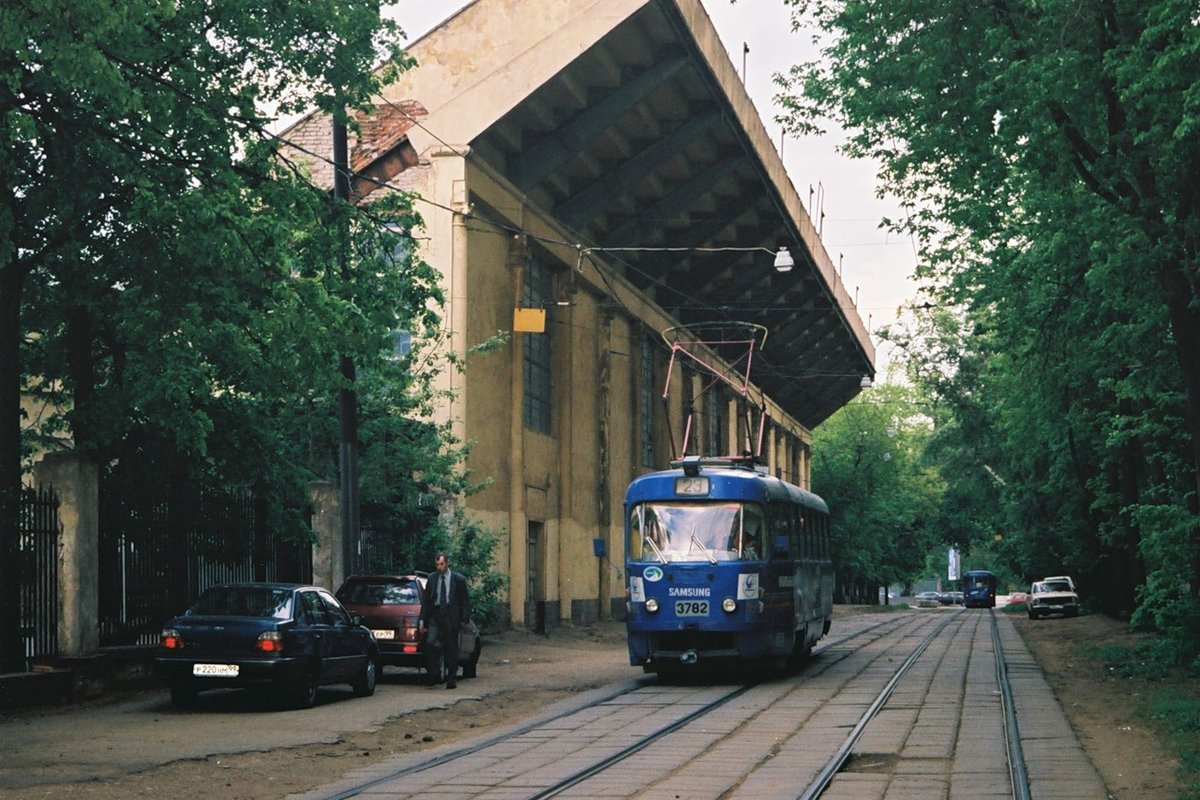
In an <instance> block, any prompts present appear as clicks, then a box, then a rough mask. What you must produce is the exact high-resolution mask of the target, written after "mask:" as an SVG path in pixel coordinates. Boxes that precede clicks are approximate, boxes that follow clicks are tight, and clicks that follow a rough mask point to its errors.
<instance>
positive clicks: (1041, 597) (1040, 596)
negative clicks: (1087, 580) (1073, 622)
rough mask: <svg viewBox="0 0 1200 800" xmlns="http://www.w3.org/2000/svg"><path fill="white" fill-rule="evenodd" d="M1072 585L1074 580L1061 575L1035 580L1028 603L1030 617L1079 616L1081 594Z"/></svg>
mask: <svg viewBox="0 0 1200 800" xmlns="http://www.w3.org/2000/svg"><path fill="white" fill-rule="evenodd" d="M1071 587H1072V582H1071V581H1069V580H1068V579H1065V578H1061V577H1060V578H1047V579H1045V580H1041V581H1035V582H1034V584H1033V586H1032V587H1030V590H1029V600H1028V602H1027V604H1026V607H1027V609H1028V612H1029V618H1030V619H1040V618H1042V617H1047V616H1050V615H1051V614H1063V615H1065V616H1068V617H1076V616H1079V595H1077V594H1075V591H1074V589H1072V588H1071Z"/></svg>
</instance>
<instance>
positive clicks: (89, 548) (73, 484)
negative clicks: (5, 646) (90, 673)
mask: <svg viewBox="0 0 1200 800" xmlns="http://www.w3.org/2000/svg"><path fill="white" fill-rule="evenodd" d="M33 477H34V480H35V481H36V482H37V483H38V484H39V485H41V486H43V487H51V488H53V489H54V491H55V492H56V493H57V494H58V501H59V505H58V524H59V539H58V653H59V655H60V656H68V657H70V656H84V655H90V654H92V653H94V652H96V650H97V649H99V647H100V620H99V608H100V574H99V573H100V567H99V564H100V471H99V468H98V467H97V466H96V464H95V463H93V462H91V461H89V460H88V459H86V458H84V457H83V456H80V455H79V454H77V453H73V452H67V451H62V452H55V453H47V454H46V455H45V456H43V457H42V460H41V461H39V462H38V463H37V464H35V465H34V468H33Z"/></svg>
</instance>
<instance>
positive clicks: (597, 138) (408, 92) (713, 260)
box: [387, 0, 875, 428]
mask: <svg viewBox="0 0 1200 800" xmlns="http://www.w3.org/2000/svg"><path fill="white" fill-rule="evenodd" d="M402 22H403V21H402ZM410 52H411V53H412V54H413V55H414V56H415V57H416V59H417V61H418V65H419V66H418V67H417V69H415V70H413V71H412V72H410V73H408V74H406V76H405V78H404V80H403V81H402V82H401V83H399V84H397V85H396V86H393V87H390V88H389V89H388V92H387V95H388V97H389V98H391V100H392V102H400V101H402V100H406V99H412V100H416V101H419V103H420V104H421V105H422V106H423V107H424V108H425V109H428V114H429V115H428V117H427V118H425V119H424V120H423V121H422V122H421V123H420V124H418V125H416V126H414V127H412V128H411V129H410V130H408V131H407V133H408V136H409V138H410V139H411V141H412V144H413V146H414V147H415V149H416V151H417V152H425V150H426V149H427V148H435V147H438V146H446V145H447V144H448V143H450V144H456V145H457V144H461V145H464V146H466V147H467V148H469V151H468V152H469V153H470V156H469V157H470V158H474V159H481V160H482V161H484V162H486V166H487V169H488V171H489V172H490V173H492V174H496V175H501V176H503V178H504V179H505V180H506V181H508V183H510V184H511V185H512V187H514V189H515V191H516V192H517V193H519V195H520V196H522V197H523V198H524V202H526V203H528V204H530V205H531V206H533V207H534V208H536V210H537V211H538V212H539V213H541V214H544V215H548V216H550V217H552V218H554V219H556V220H557V221H558V222H559V223H560V224H561V225H562V226H563V227H565V228H566V229H569V230H571V231H574V232H575V233H576V234H577V236H578V242H579V244H580V245H581V246H583V247H587V248H592V252H595V253H603V251H604V248H631V247H636V248H645V249H638V250H636V251H634V250H622V251H620V252H619V258H615V259H613V261H612V263H613V264H615V265H616V268H617V269H619V270H620V271H621V273H622V275H623V276H624V278H625V279H626V280H628V281H630V282H631V283H633V284H634V285H635V286H636V287H637V288H639V289H641V290H642V291H644V292H646V293H647V294H648V295H649V296H650V297H652V298H653V300H654V301H655V302H656V303H657V304H658V305H659V306H660V307H662V308H663V309H664V310H665V311H666V312H668V313H669V314H671V315H672V316H674V317H675V318H677V319H678V320H679V321H680V322H682V323H689V322H701V321H712V320H722V319H725V320H742V321H748V322H754V323H757V324H761V325H764V326H766V327H767V328H768V329H769V331H770V339H769V343H768V346H767V347H766V348H765V349H764V350H763V352H762V353H761V354H757V355H756V361H755V364H754V370H753V375H752V379H753V381H754V382H755V383H756V384H757V385H758V386H759V387H761V388H762V389H763V390H764V391H765V392H766V393H767V394H768V395H769V396H770V397H771V398H772V399H773V400H774V401H775V402H777V403H778V404H779V405H780V406H781V407H782V408H783V409H784V410H785V411H787V412H788V413H789V414H791V415H792V416H793V417H794V418H795V419H796V420H798V421H799V422H801V423H802V424H804V425H806V426H808V427H810V428H811V427H813V426H815V425H817V424H818V423H820V422H821V421H822V420H824V419H826V418H827V417H828V416H829V415H830V414H832V413H833V412H834V411H836V410H837V409H838V408H839V407H841V406H842V405H844V404H845V403H846V402H847V401H849V400H850V399H851V398H853V397H854V396H855V395H856V394H858V393H859V392H860V391H861V390H862V383H863V377H864V376H874V374H875V369H874V357H875V352H874V347H873V346H872V344H871V341H870V337H869V335H868V332H867V330H866V328H865V326H864V325H863V322H862V319H861V318H860V317H859V314H858V312H857V310H856V308H855V307H854V302H853V300H852V299H851V298H850V297H849V295H848V293H847V292H846V289H845V287H844V286H843V285H842V284H841V281H840V278H839V277H838V274H837V271H836V269H835V268H834V265H833V263H832V262H831V260H830V258H829V255H828V253H827V252H826V251H825V248H824V246H823V244H822V243H821V241H820V239H819V237H818V236H817V232H816V229H815V228H814V225H813V222H812V220H811V219H810V218H809V216H808V213H807V211H806V210H805V208H804V207H803V204H802V202H801V200H800V198H799V196H798V195H797V193H796V191H795V188H794V187H793V185H792V184H791V181H790V180H789V178H788V176H787V174H786V171H785V169H784V167H783V163H782V161H781V159H780V157H779V154H778V152H777V150H776V148H775V145H774V143H773V142H772V140H771V138H770V137H769V136H768V134H767V132H766V129H765V128H764V126H763V123H762V120H761V118H760V116H759V113H758V111H757V109H755V107H754V105H753V103H752V102H751V100H750V98H749V96H748V95H747V94H746V92H745V89H744V87H743V86H742V83H741V81H740V79H739V77H738V75H737V71H736V68H735V67H734V66H733V64H732V62H731V61H730V58H729V55H728V52H727V50H726V48H725V46H724V45H723V44H722V43H721V41H720V40H719V39H718V37H717V33H716V31H715V29H714V28H713V26H712V23H711V21H710V20H709V18H708V16H707V14H706V13H705V11H704V9H703V7H702V6H701V4H700V3H699V2H698V0H561V1H560V2H554V3H533V2H516V3H514V2H506V1H505V0H476V1H475V2H473V3H471V4H469V5H468V6H466V7H465V8H464V9H462V10H461V11H459V12H458V13H456V14H455V15H454V16H452V17H450V18H449V19H447V20H446V21H445V22H443V23H442V24H441V25H440V26H438V27H437V28H435V29H434V30H433V31H432V32H431V33H430V34H428V35H427V36H425V37H423V38H422V39H420V40H418V41H417V42H414V43H413V45H412V46H411V48H410ZM780 247H786V248H788V250H789V251H790V252H791V255H792V256H793V258H794V261H795V268H793V269H791V270H790V271H787V272H781V271H777V270H775V269H774V268H773V263H774V254H775V253H776V252H777V251H778V249H779V248H780ZM722 248H726V249H722ZM614 252H616V251H614Z"/></svg>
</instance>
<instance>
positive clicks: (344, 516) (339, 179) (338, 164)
mask: <svg viewBox="0 0 1200 800" xmlns="http://www.w3.org/2000/svg"><path fill="white" fill-rule="evenodd" d="M333 200H334V206H335V209H336V213H337V215H338V217H337V218H338V219H339V220H342V219H343V217H342V214H341V212H342V209H341V208H340V207H339V206H340V204H339V201H341V202H345V203H348V202H350V147H349V143H348V140H347V137H346V123H345V121H344V120H341V119H338V118H336V117H334V120H333ZM338 225H339V228H340V229H339V231H338V240H339V241H338V258H339V261H340V265H341V279H342V282H343V283H345V284H349V282H350V265H349V259H348V257H347V254H346V249H347V247H348V246H349V238H350V236H349V233H350V232H349V228H348V226H347V225H346V224H345V223H344V222H339V223H338ZM338 369H339V371H340V372H341V373H342V378H343V379H344V380H345V381H346V382H347V384H348V385H347V386H345V387H343V388H342V389H340V390H339V391H338V473H339V493H338V499H339V507H340V514H341V523H342V525H341V527H342V574H341V576H340V578H339V577H338V576H336V575H335V576H334V577H335V580H344V579H345V578H347V577H349V576H350V575H353V574H354V572H355V570H356V567H357V560H358V535H359V531H358V523H359V519H358V508H359V497H358V395H357V394H356V393H355V391H354V380H355V372H354V360H353V359H352V358H351V357H350V356H348V355H345V354H344V353H343V354H342V355H340V356H339V357H338ZM329 588H330V589H335V588H337V587H335V586H331V587H329Z"/></svg>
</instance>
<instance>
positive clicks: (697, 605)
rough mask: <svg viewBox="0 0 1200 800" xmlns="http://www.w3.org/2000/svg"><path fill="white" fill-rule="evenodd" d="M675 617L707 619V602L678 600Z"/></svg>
mask: <svg viewBox="0 0 1200 800" xmlns="http://www.w3.org/2000/svg"><path fill="white" fill-rule="evenodd" d="M675 616H677V617H707V616H708V601H707V600H676V601H675Z"/></svg>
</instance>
